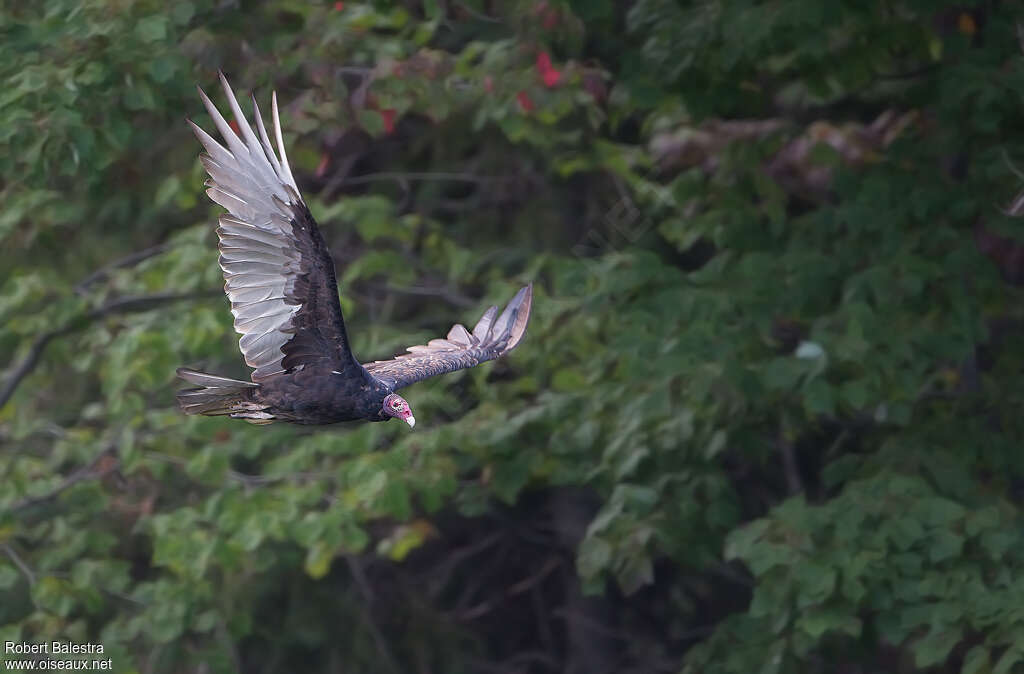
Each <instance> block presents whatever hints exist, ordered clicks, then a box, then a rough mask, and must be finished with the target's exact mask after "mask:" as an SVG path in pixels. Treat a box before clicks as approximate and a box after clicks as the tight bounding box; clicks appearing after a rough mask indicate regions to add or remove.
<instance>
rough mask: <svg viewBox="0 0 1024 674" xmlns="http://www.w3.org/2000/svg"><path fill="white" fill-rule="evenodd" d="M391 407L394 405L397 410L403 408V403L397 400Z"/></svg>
mask: <svg viewBox="0 0 1024 674" xmlns="http://www.w3.org/2000/svg"><path fill="white" fill-rule="evenodd" d="M391 407H393V408H394V409H396V410H398V409H401V408H402V403H400V402H399V401H397V400H396V401H395V402H393V403H391Z"/></svg>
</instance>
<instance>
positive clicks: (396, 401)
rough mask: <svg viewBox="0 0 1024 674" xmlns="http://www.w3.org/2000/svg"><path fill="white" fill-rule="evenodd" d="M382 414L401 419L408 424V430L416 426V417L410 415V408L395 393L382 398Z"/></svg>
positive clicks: (403, 399)
mask: <svg viewBox="0 0 1024 674" xmlns="http://www.w3.org/2000/svg"><path fill="white" fill-rule="evenodd" d="M384 414H386V415H388V416H389V417H396V418H398V419H401V420H402V421H404V422H405V423H407V424H409V428H413V427H414V426H416V417H414V416H413V415H412V408H411V407H409V403H407V402H406V401H405V398H403V397H402V396H400V395H398V394H397V393H392V394H390V395H388V397H387V398H384Z"/></svg>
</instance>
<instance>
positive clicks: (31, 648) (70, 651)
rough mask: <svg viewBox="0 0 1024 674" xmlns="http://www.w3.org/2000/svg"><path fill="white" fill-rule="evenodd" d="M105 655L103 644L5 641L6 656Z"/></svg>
mask: <svg viewBox="0 0 1024 674" xmlns="http://www.w3.org/2000/svg"><path fill="white" fill-rule="evenodd" d="M101 653H103V644H89V643H86V644H76V643H74V642H71V641H41V642H39V643H30V642H28V641H5V642H4V654H5V655H78V654H91V655H99V654H101Z"/></svg>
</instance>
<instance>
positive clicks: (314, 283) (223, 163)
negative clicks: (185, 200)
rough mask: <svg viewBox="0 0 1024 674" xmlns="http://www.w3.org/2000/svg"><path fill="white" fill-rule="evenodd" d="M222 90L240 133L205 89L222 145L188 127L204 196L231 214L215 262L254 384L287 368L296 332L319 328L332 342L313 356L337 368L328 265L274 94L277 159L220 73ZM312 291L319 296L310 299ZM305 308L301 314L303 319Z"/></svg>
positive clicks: (340, 351) (336, 319)
mask: <svg viewBox="0 0 1024 674" xmlns="http://www.w3.org/2000/svg"><path fill="white" fill-rule="evenodd" d="M220 83H221V86H222V87H223V89H224V95H225V97H226V98H227V101H228V106H229V107H230V109H231V113H232V115H233V116H234V118H235V122H236V124H237V127H238V132H237V133H236V132H235V131H234V130H233V129H232V127H231V125H230V124H229V123H228V122H227V120H226V119H225V118H224V117H223V115H221V113H220V111H219V110H217V107H216V106H215V105H214V104H213V102H212V101H211V100H210V98H209V97H208V96H207V95H206V93H205V92H204V91H203V90H202V89H199V96H200V98H201V99H202V101H203V105H204V106H205V107H206V110H207V112H208V113H209V114H210V118H211V119H212V120H213V124H214V126H216V127H217V131H218V132H219V133H220V136H221V137H222V138H223V142H224V143H225V144H221V143H220V142H218V141H217V140H215V139H214V138H213V137H212V136H210V135H209V134H208V133H206V132H205V131H204V130H203V129H201V128H200V127H199V126H198V125H196V124H195V123H194V122H192V121H191V120H189V124H190V125H191V126H192V129H193V131H194V132H195V134H196V137H197V138H198V139H199V142H200V143H201V144H202V145H203V147H204V148H205V149H206V154H204V155H202V156H201V157H200V160H201V161H202V164H203V166H204V168H205V169H206V172H207V173H208V174H209V176H210V178H209V180H207V182H206V185H207V187H208V189H207V194H208V195H209V196H210V198H211V199H212V200H213V201H215V202H216V203H218V204H220V205H221V206H223V207H224V208H226V209H227V210H228V213H226V214H224V215H222V216H220V222H219V224H220V226H219V227H218V228H217V235H218V237H219V239H220V242H219V245H218V248H219V249H220V260H219V262H220V267H221V269H222V270H223V272H224V281H225V283H224V292H225V294H226V295H227V296H228V299H229V300H230V301H231V313H232V314H234V317H235V330H236V331H237V332H238V333H239V334H240V335H241V338H240V339H239V348H240V350H241V352H242V355H243V356H244V357H245V362H246V363H247V364H248V365H249V366H250V367H252V368H255V371H254V372H253V373H252V380H253V381H254V382H260V381H264V380H265V379H266V378H267V377H270V376H272V375H274V374H277V373H279V372H282V371H283V370H284V368H283V367H282V364H281V363H282V360H283V359H284V357H285V353H284V350H283V349H285V347H286V345H287V343H288V342H289V341H290V340H291V339H293V337H294V335H295V334H296V332H298V331H300V330H318V329H320V332H321V333H322V334H323V335H324V336H327V337H328V338H329V339H327V340H323V342H324V343H326V344H328V345H329V347H328V348H329V351H328V352H325V353H322V354H316V355H317V357H319V358H327V359H330V360H332V361H339V362H340V361H341V360H344V358H343V356H344V355H348V356H349V359H351V356H350V354H348V351H347V350H348V346H347V341H346V340H345V337H344V323H343V319H342V317H341V307H340V305H339V304H338V302H337V286H336V283H335V282H334V263H333V261H332V260H331V258H330V254H329V253H328V252H327V247H326V244H324V243H323V238H322V236H321V235H320V232H319V230H318V229H317V227H316V223H315V222H314V221H313V218H312V216H310V215H309V210H308V209H307V208H306V205H305V204H304V203H303V201H302V198H301V197H300V196H299V190H298V187H297V185H296V184H295V178H294V176H293V175H292V172H291V168H290V166H289V164H288V157H287V155H286V153H285V149H284V140H283V138H282V134H281V121H280V114H279V112H278V109H277V96H276V95H275V96H274V97H273V98H272V102H271V111H272V115H273V124H274V130H273V131H274V137H275V139H276V141H277V152H276V153H275V151H274V148H273V147H272V146H271V142H270V137H269V135H268V133H267V129H266V127H265V126H264V124H263V120H262V118H261V117H260V114H259V107H258V106H257V105H256V100H255V98H253V108H254V110H255V116H256V129H257V130H256V131H253V128H252V126H251V125H250V124H249V122H248V120H246V118H245V114H244V113H243V112H242V109H241V107H240V106H239V104H238V100H237V99H236V98H235V94H234V92H233V91H232V90H231V87H230V86H229V85H228V82H227V79H226V78H225V77H224V75H223V73H221V75H220ZM257 134H258V135H257ZM225 145H226V146H225ZM314 291H315V292H317V293H319V294H320V295H323V297H319V296H318V297H317V298H312V297H311V293H312V292H314ZM332 296H333V297H332ZM332 300H333V303H332ZM307 305H309V306H310V309H309V311H308V312H307V315H300V313H301V312H302V311H303V309H304V308H305V307H306V306H307ZM314 308H315V311H314ZM311 313H315V314H316V315H309V314H311ZM325 324H329V325H325ZM321 328H322V329H321ZM331 342H334V343H335V344H336V345H337V348H334V347H333V346H330V344H331ZM297 364H299V365H302V364H304V363H301V362H300V363H297Z"/></svg>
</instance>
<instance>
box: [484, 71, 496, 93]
mask: <svg viewBox="0 0 1024 674" xmlns="http://www.w3.org/2000/svg"><path fill="white" fill-rule="evenodd" d="M484 91H486V92H487V93H492V92H493V91H494V78H493V77H491V76H490V75H487V76H485V77H484Z"/></svg>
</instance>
